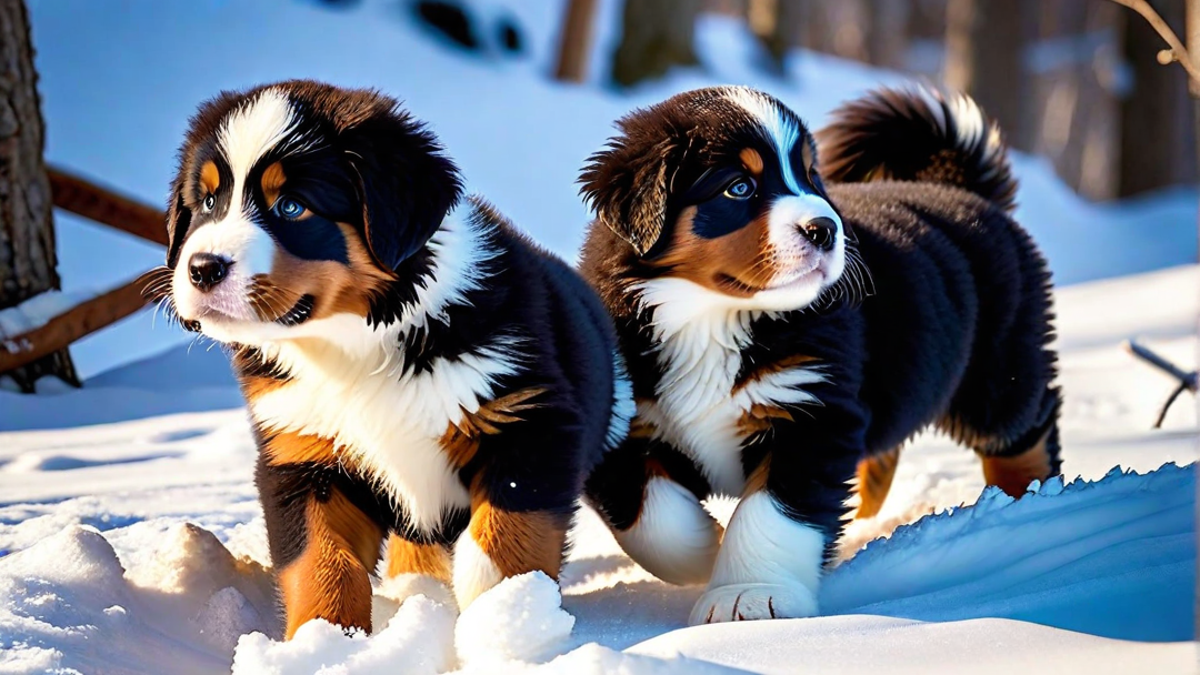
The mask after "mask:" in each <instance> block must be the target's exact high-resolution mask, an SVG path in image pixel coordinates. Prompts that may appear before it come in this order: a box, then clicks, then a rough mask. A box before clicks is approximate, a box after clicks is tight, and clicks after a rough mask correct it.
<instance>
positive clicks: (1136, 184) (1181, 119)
mask: <svg viewBox="0 0 1200 675" xmlns="http://www.w3.org/2000/svg"><path fill="white" fill-rule="evenodd" d="M1150 4H1151V5H1152V6H1153V7H1154V9H1155V10H1156V11H1157V12H1158V13H1159V14H1160V15H1161V16H1162V18H1163V20H1164V21H1166V22H1167V24H1168V25H1169V26H1170V27H1171V30H1173V31H1175V33H1176V34H1177V35H1180V34H1183V33H1184V31H1183V28H1184V25H1183V24H1184V6H1185V2H1184V0H1154V1H1153V2H1151V3H1150ZM1124 37H1125V60H1126V62H1128V63H1129V64H1130V68H1131V70H1132V72H1133V89H1132V90H1131V91H1130V92H1129V95H1128V96H1127V97H1126V98H1125V100H1124V101H1123V102H1122V103H1121V160H1120V162H1121V168H1120V183H1119V187H1118V190H1117V192H1118V195H1119V196H1122V197H1126V196H1129V195H1135V194H1138V193H1140V192H1146V191H1149V190H1154V189H1158V188H1162V187H1166V186H1168V185H1174V184H1176V183H1181V182H1185V181H1189V180H1193V179H1194V178H1195V175H1196V164H1195V157H1194V156H1191V155H1192V149H1193V147H1194V146H1193V143H1194V142H1195V139H1193V138H1190V137H1191V136H1193V135H1194V133H1193V128H1194V127H1193V120H1192V119H1191V117H1192V115H1191V114H1190V113H1191V111H1190V110H1189V107H1190V105H1191V101H1189V100H1188V96H1187V80H1188V78H1187V73H1186V71H1184V70H1183V68H1181V67H1179V65H1177V64H1172V65H1171V66H1170V67H1166V66H1163V65H1162V64H1160V63H1159V62H1158V58H1157V57H1158V52H1159V51H1161V50H1162V49H1164V48H1165V46H1166V45H1165V43H1164V42H1163V39H1162V37H1160V36H1159V35H1158V33H1157V32H1156V31H1155V30H1154V29H1153V28H1152V27H1151V26H1150V24H1149V23H1147V22H1146V21H1144V20H1143V19H1142V18H1141V17H1140V16H1138V15H1136V14H1133V13H1127V15H1126V17H1125V29H1124Z"/></svg>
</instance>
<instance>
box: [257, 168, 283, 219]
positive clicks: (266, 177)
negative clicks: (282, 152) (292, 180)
mask: <svg viewBox="0 0 1200 675" xmlns="http://www.w3.org/2000/svg"><path fill="white" fill-rule="evenodd" d="M286 182H287V174H285V173H284V172H283V164H281V163H280V162H275V163H274V164H272V165H271V166H268V167H267V168H266V170H265V171H263V175H262V189H263V196H264V197H266V199H267V208H271V207H273V206H275V200H276V199H279V192H280V190H282V189H283V184H284V183H286Z"/></svg>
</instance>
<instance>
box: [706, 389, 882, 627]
mask: <svg viewBox="0 0 1200 675" xmlns="http://www.w3.org/2000/svg"><path fill="white" fill-rule="evenodd" d="M821 401H822V404H823V406H822V407H821V408H819V409H816V410H812V409H810V410H805V411H801V410H792V411H785V412H788V414H787V415H772V416H770V419H772V420H773V422H772V423H771V427H770V428H769V429H767V430H765V431H766V433H760V434H756V435H755V436H753V437H752V438H750V439H748V444H747V446H746V448H745V450H744V452H745V453H746V454H745V456H744V459H745V460H746V461H745V462H744V464H745V465H746V466H748V467H753V469H752V470H751V471H750V475H749V476H748V478H747V481H746V488H745V491H744V492H743V495H742V500H741V503H739V504H738V506H737V509H736V510H735V511H734V513H733V517H732V518H731V519H730V521H729V526H728V528H727V529H726V531H725V539H724V541H723V542H722V544H721V550H720V553H718V555H717V561H716V565H715V566H714V568H713V574H712V579H711V580H710V581H709V584H708V589H707V591H706V592H705V593H704V595H702V596H701V597H700V599H699V600H698V601H697V602H696V605H695V606H694V607H693V609H692V613H691V616H690V623H691V624H693V625H695V624H702V623H717V622H722V621H746V620H753V619H774V618H784V617H792V618H795V617H809V616H815V615H816V614H817V613H818V611H819V609H820V608H819V604H818V600H817V598H818V593H819V589H820V582H821V576H822V572H823V569H824V565H825V562H826V560H827V559H828V556H829V554H830V553H831V551H832V548H833V542H834V541H835V540H836V538H837V536H838V533H839V532H840V530H841V519H842V516H843V514H844V513H845V511H846V508H845V503H846V500H847V499H848V498H849V497H850V494H851V492H850V480H851V478H852V477H853V476H854V471H855V463H856V461H857V459H858V458H859V457H860V456H861V453H862V445H863V437H864V432H865V423H864V416H863V415H862V413H861V409H860V408H859V406H858V404H857V402H855V401H854V400H853V399H852V398H843V397H839V396H837V395H835V394H834V393H832V392H827V393H826V396H825V397H824V398H821Z"/></svg>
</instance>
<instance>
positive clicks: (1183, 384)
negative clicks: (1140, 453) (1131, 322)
mask: <svg viewBox="0 0 1200 675" xmlns="http://www.w3.org/2000/svg"><path fill="white" fill-rule="evenodd" d="M1125 349H1126V350H1127V351H1128V352H1129V353H1130V354H1133V355H1134V356H1136V357H1138V358H1139V359H1141V360H1143V361H1145V362H1146V363H1149V364H1150V365H1152V366H1154V367H1155V368H1158V369H1159V370H1161V371H1163V372H1164V373H1166V374H1168V375H1170V376H1171V377H1173V378H1175V380H1176V381H1178V383H1179V385H1178V386H1176V387H1175V389H1174V391H1172V392H1171V395H1170V396H1168V397H1167V400H1166V402H1165V403H1163V405H1162V407H1161V408H1159V411H1158V417H1157V418H1156V419H1155V421H1154V428H1155V429H1161V428H1162V424H1163V420H1165V419H1166V418H1167V411H1168V410H1170V409H1171V404H1173V403H1175V399H1177V398H1179V395H1180V394H1182V393H1183V392H1185V391H1190V392H1192V393H1196V390H1197V389H1200V372H1196V371H1192V372H1190V373H1188V372H1184V370H1183V369H1182V368H1180V367H1179V366H1177V365H1175V364H1174V363H1171V362H1170V361H1168V360H1166V359H1165V358H1163V357H1161V356H1159V355H1158V354H1156V353H1154V352H1153V351H1151V350H1150V349H1149V348H1148V347H1145V346H1143V345H1140V344H1138V343H1136V342H1134V341H1133V340H1130V341H1129V342H1126V343H1125Z"/></svg>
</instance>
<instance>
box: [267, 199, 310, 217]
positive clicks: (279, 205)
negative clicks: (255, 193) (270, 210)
mask: <svg viewBox="0 0 1200 675" xmlns="http://www.w3.org/2000/svg"><path fill="white" fill-rule="evenodd" d="M307 210H308V209H306V208H304V205H302V204H301V203H300V202H298V201H296V200H295V199H292V198H291V197H280V198H279V199H277V200H275V213H278V214H279V215H281V216H283V217H284V218H287V219H288V220H296V219H297V218H299V217H300V216H303V215H304V212H305V211H307Z"/></svg>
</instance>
